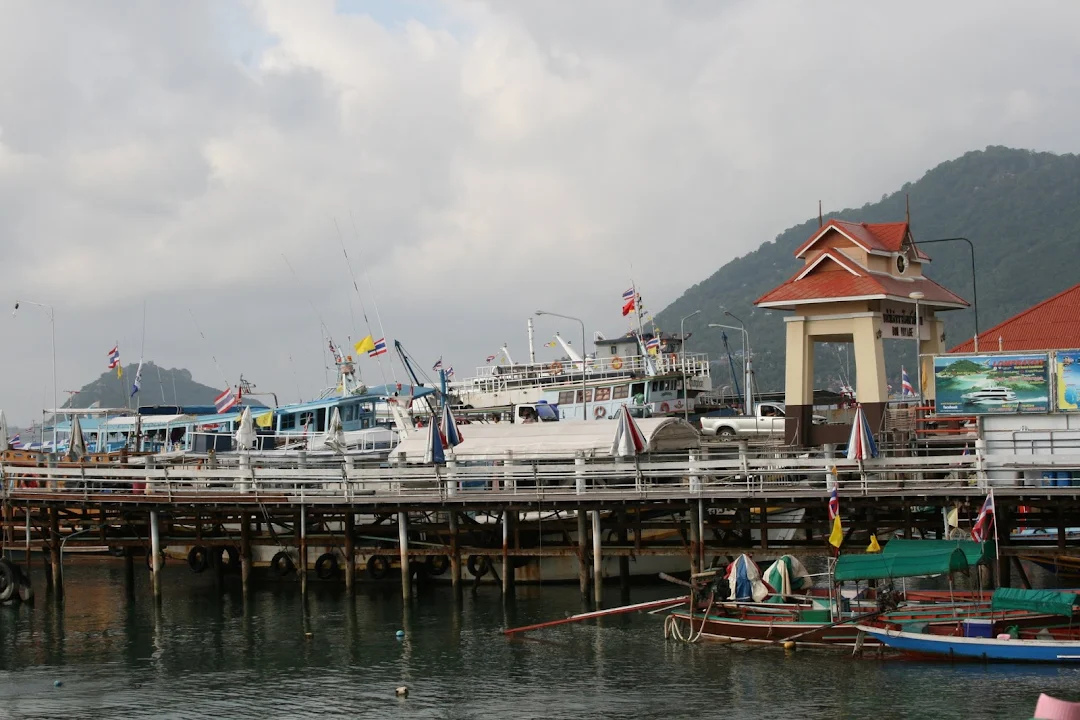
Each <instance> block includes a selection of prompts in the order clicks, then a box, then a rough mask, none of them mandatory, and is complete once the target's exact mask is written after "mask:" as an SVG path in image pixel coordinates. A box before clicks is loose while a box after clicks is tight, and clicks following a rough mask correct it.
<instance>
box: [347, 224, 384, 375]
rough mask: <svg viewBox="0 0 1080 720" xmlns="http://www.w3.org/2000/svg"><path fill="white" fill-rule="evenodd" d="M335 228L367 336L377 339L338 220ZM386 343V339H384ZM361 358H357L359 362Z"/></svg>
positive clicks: (381, 369) (380, 371) (380, 369)
mask: <svg viewBox="0 0 1080 720" xmlns="http://www.w3.org/2000/svg"><path fill="white" fill-rule="evenodd" d="M334 228H335V229H336V230H337V235H338V242H339V243H341V254H342V255H344V256H345V267H346V268H348V270H349V279H350V280H351V281H352V286H353V290H355V291H356V299H357V300H358V301H359V303H360V314H361V315H363V316H364V325H365V326H366V327H367V334H368V337H370V338H371V339H372V340H374V339H375V335H374V333H372V331H371V321H370V320H368V316H367V307H366V306H365V305H364V298H363V296H361V295H360V286H359V285H357V284H356V273H355V272H354V271H353V266H352V261H351V260H349V253H348V251H347V250H346V249H345V236H344V235H342V234H341V226H340V225H339V224H338V221H337V218H334ZM383 340H384V341H385V340H386V338H385V337H384V338H383ZM379 357H381V356H376V357H375V359H376V360H377V361H379V374H380V375H382V381H383V384H384V385H386V384H387V380H386V370H384V369H383V366H382V361H381V360H379ZM359 359H360V358H357V360H359Z"/></svg>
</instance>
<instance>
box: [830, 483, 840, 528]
mask: <svg viewBox="0 0 1080 720" xmlns="http://www.w3.org/2000/svg"><path fill="white" fill-rule="evenodd" d="M839 514H840V493H839V491H838V490H837V488H836V487H835V486H834V487H833V489H832V494H831V495H829V522H832V521H833V518H835V517H836V516H837V515H839Z"/></svg>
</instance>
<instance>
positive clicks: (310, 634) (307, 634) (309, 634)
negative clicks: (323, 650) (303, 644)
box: [304, 632, 315, 640]
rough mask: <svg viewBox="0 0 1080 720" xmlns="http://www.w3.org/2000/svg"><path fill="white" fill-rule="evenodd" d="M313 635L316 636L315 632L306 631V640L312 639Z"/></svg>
mask: <svg viewBox="0 0 1080 720" xmlns="http://www.w3.org/2000/svg"><path fill="white" fill-rule="evenodd" d="M313 637H315V633H310V632H306V633H304V639H305V640H310V639H311V638H313Z"/></svg>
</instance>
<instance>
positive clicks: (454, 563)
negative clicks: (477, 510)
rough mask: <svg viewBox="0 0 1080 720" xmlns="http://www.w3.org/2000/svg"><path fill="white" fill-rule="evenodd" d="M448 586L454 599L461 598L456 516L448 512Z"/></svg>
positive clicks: (459, 549)
mask: <svg viewBox="0 0 1080 720" xmlns="http://www.w3.org/2000/svg"><path fill="white" fill-rule="evenodd" d="M450 584H451V586H452V587H453V590H454V597H460V596H461V547H460V545H459V537H458V514H457V512H456V511H454V510H451V511H450Z"/></svg>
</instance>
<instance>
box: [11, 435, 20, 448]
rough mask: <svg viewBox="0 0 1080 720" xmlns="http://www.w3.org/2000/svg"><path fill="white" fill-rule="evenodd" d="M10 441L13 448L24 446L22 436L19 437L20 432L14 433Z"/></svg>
mask: <svg viewBox="0 0 1080 720" xmlns="http://www.w3.org/2000/svg"><path fill="white" fill-rule="evenodd" d="M8 442H9V443H10V444H11V447H13V448H21V447H22V438H21V437H19V433H15V434H14V435H12V436H11V440H9V441H8Z"/></svg>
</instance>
